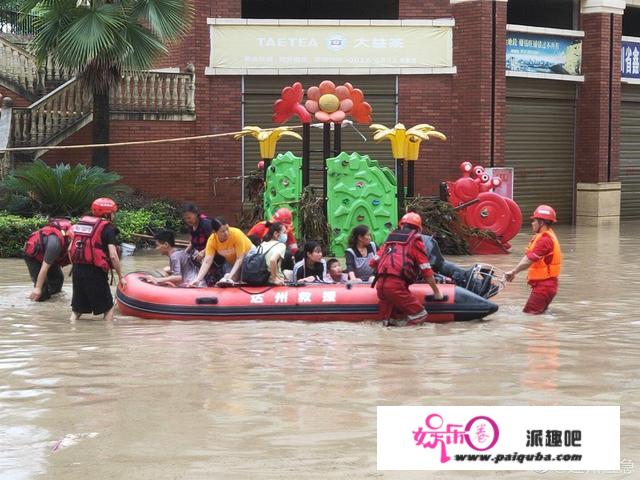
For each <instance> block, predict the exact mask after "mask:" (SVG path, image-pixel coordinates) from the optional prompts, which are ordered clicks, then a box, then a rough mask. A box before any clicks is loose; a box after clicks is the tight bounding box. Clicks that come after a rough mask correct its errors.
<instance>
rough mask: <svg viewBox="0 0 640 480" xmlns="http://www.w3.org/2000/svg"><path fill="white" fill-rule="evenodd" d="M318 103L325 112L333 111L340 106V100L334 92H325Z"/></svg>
mask: <svg viewBox="0 0 640 480" xmlns="http://www.w3.org/2000/svg"><path fill="white" fill-rule="evenodd" d="M318 104H319V105H320V109H321V110H322V111H323V112H327V113H333V112H335V111H336V110H338V108H339V107H340V100H338V97H336V96H335V95H334V94H333V93H325V94H324V95H322V96H321V97H320V100H318Z"/></svg>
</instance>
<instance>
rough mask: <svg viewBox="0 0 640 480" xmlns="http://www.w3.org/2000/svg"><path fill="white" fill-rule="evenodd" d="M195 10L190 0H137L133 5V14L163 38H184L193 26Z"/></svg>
mask: <svg viewBox="0 0 640 480" xmlns="http://www.w3.org/2000/svg"><path fill="white" fill-rule="evenodd" d="M193 12H194V10H193V5H192V2H191V1H189V0H137V1H136V2H134V5H133V15H135V16H138V17H139V18H141V19H142V20H143V21H144V22H145V23H146V24H148V25H149V28H150V29H151V31H152V32H154V33H155V34H156V35H158V37H160V39H162V40H175V39H179V38H182V37H183V36H184V35H185V34H186V33H187V32H188V31H189V28H190V27H191V20H192V18H193Z"/></svg>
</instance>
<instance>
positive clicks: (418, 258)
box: [370, 212, 443, 326]
mask: <svg viewBox="0 0 640 480" xmlns="http://www.w3.org/2000/svg"><path fill="white" fill-rule="evenodd" d="M421 232H422V218H420V215H418V214H417V213H414V212H410V213H407V214H406V215H404V216H403V217H402V219H401V220H400V228H398V229H397V230H394V231H393V232H391V233H390V234H389V236H388V237H387V240H386V241H385V243H384V244H383V245H382V246H381V247H380V249H379V250H378V252H377V254H376V256H375V257H374V258H372V259H371V262H370V264H371V266H372V267H373V268H374V269H375V271H376V277H375V280H374V283H373V285H375V287H376V291H377V294H378V299H379V300H380V314H381V316H382V319H383V321H384V322H385V324H386V325H391V326H402V325H417V324H420V323H423V322H424V321H426V319H427V311H426V310H425V308H424V304H423V303H422V302H420V301H418V299H417V298H416V297H415V296H414V295H413V294H412V293H411V292H410V291H409V285H411V284H412V283H415V281H416V279H417V277H418V273H420V271H422V276H423V277H424V279H425V281H426V282H427V283H428V284H429V286H430V287H431V289H432V290H433V296H434V298H435V299H436V300H442V299H443V296H442V293H441V292H440V290H439V289H438V285H437V284H436V282H435V280H434V278H433V271H432V270H431V265H430V264H429V259H428V258H427V255H426V253H425V247H424V243H423V241H422V237H421V236H420V233H421ZM373 285H372V286H373Z"/></svg>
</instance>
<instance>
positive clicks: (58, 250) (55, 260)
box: [23, 218, 71, 302]
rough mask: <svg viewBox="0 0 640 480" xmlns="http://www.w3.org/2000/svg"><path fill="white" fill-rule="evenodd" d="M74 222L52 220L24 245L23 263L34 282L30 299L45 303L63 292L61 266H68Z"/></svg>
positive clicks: (65, 219)
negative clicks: (72, 224) (72, 223)
mask: <svg viewBox="0 0 640 480" xmlns="http://www.w3.org/2000/svg"><path fill="white" fill-rule="evenodd" d="M70 243H71V221H70V220H69V219H67V218H50V219H49V222H48V224H47V225H46V226H45V227H42V228H41V229H39V230H36V231H35V232H33V233H32V234H31V235H29V238H28V239H27V243H25V246H24V250H23V251H24V261H25V262H26V264H27V268H28V269H29V275H31V280H33V290H32V291H31V294H30V295H29V298H30V299H31V300H33V301H36V302H44V301H45V300H48V299H49V298H51V295H54V294H56V293H58V292H60V291H61V290H62V284H63V283H64V274H63V273H62V267H64V266H66V265H69V263H70V262H69V254H68V249H69V244H70Z"/></svg>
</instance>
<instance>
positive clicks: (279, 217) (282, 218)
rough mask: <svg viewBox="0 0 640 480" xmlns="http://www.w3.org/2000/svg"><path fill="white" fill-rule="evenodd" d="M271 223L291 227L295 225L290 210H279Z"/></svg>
mask: <svg viewBox="0 0 640 480" xmlns="http://www.w3.org/2000/svg"><path fill="white" fill-rule="evenodd" d="M271 221H273V222H280V223H284V224H285V225H291V224H292V223H293V215H292V214H291V210H289V209H288V208H285V207H283V208H279V209H278V210H276V213H274V214H273V216H272V217H271Z"/></svg>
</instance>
